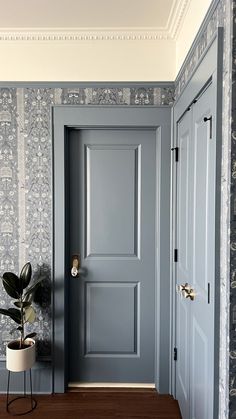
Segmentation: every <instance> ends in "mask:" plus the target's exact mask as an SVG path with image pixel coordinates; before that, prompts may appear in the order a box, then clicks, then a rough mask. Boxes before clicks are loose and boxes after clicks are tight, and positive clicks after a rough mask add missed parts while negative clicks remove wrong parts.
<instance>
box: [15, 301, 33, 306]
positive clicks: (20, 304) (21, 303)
mask: <svg viewBox="0 0 236 419" xmlns="http://www.w3.org/2000/svg"><path fill="white" fill-rule="evenodd" d="M14 305H15V306H16V307H18V308H21V307H23V308H25V307H29V306H30V305H31V302H30V301H22V302H20V301H15V302H14Z"/></svg>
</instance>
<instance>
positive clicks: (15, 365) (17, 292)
mask: <svg viewBox="0 0 236 419" xmlns="http://www.w3.org/2000/svg"><path fill="white" fill-rule="evenodd" d="M31 277H32V268H31V264H30V263H29V262H28V263H26V264H25V265H24V266H23V268H22V270H21V273H20V275H19V277H18V276H17V275H15V274H14V273H13V272H5V273H4V274H3V276H2V278H1V279H2V283H3V287H4V289H5V291H6V293H7V294H8V295H9V296H10V297H11V298H14V299H15V301H14V303H13V304H14V306H15V307H10V308H8V309H4V308H0V314H3V315H5V316H8V317H10V318H11V319H12V320H14V321H15V322H16V324H17V327H15V328H14V329H13V330H12V331H11V333H13V332H16V331H18V332H19V334H20V337H19V339H16V340H13V341H11V342H9V343H8V345H7V350H6V361H7V362H6V367H7V369H8V370H9V371H14V372H18V371H26V370H28V369H30V368H31V367H32V366H33V364H34V362H35V341H34V340H33V339H32V338H34V337H35V336H36V333H35V332H33V333H29V334H26V335H25V325H26V323H33V322H34V320H35V317H36V314H35V310H34V308H33V306H32V301H33V295H34V293H35V291H36V289H37V288H38V286H39V285H40V283H41V281H42V280H43V278H39V279H38V280H37V281H35V282H34V283H33V284H32V285H30V282H31Z"/></svg>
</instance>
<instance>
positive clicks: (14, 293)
mask: <svg viewBox="0 0 236 419" xmlns="http://www.w3.org/2000/svg"><path fill="white" fill-rule="evenodd" d="M2 283H3V286H4V288H5V291H6V292H7V294H8V295H9V296H10V297H12V298H19V296H20V295H21V294H22V292H21V290H20V288H19V278H18V276H16V275H15V274H13V273H12V272H5V273H4V274H3V277H2Z"/></svg>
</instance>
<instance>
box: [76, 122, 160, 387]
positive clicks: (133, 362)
mask: <svg viewBox="0 0 236 419" xmlns="http://www.w3.org/2000/svg"><path fill="white" fill-rule="evenodd" d="M68 144H69V150H68V152H69V179H68V180H69V182H68V183H69V185H70V191H69V200H70V211H69V230H70V237H69V243H70V248H69V256H70V255H73V254H77V253H80V257H81V269H82V273H81V275H80V277H79V278H72V277H70V278H69V307H70V315H69V316H70V318H69V336H70V348H71V352H70V357H69V381H70V383H73V382H124V383H125V382H130V383H132V382H143V383H153V382H154V336H155V331H154V313H155V299H154V295H155V293H154V285H155V184H156V182H155V175H156V169H155V164H156V162H155V156H156V139H155V131H154V130H140V129H139V130H135V129H132V130H125V129H117V130H116V129H108V130H103V129H92V130H88V129H84V130H71V131H70V137H69V141H68Z"/></svg>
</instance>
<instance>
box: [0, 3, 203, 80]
mask: <svg viewBox="0 0 236 419" xmlns="http://www.w3.org/2000/svg"><path fill="white" fill-rule="evenodd" d="M210 3H211V0H165V1H163V0H145V1H144V0H139V1H136V0H119V1H116V2H111V1H109V0H87V1H86V2H85V1H83V0H77V1H75V0H51V1H50V2H48V1H47V0H42V1H41V2H40V8H37V7H35V3H34V2H32V1H31V0H21V1H20V2H16V1H14V0H9V1H8V2H7V3H6V2H5V0H0V10H1V14H0V56H1V57H4V62H5V63H7V65H4V66H1V68H0V81H86V82H87V81H155V80H158V81H166V80H168V81H173V80H175V77H176V73H177V71H178V70H179V68H180V65H181V63H182V62H183V60H184V58H185V55H186V53H187V52H188V49H189V47H190V45H191V43H192V41H193V39H194V37H195V36H196V33H197V31H198V29H199V27H200V24H201V22H202V20H203V18H204V16H205V14H206V12H207V9H208V7H209V5H210ZM190 22H191V24H189V23H190ZM163 58H164V59H163ZM42 63H43V65H42Z"/></svg>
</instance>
